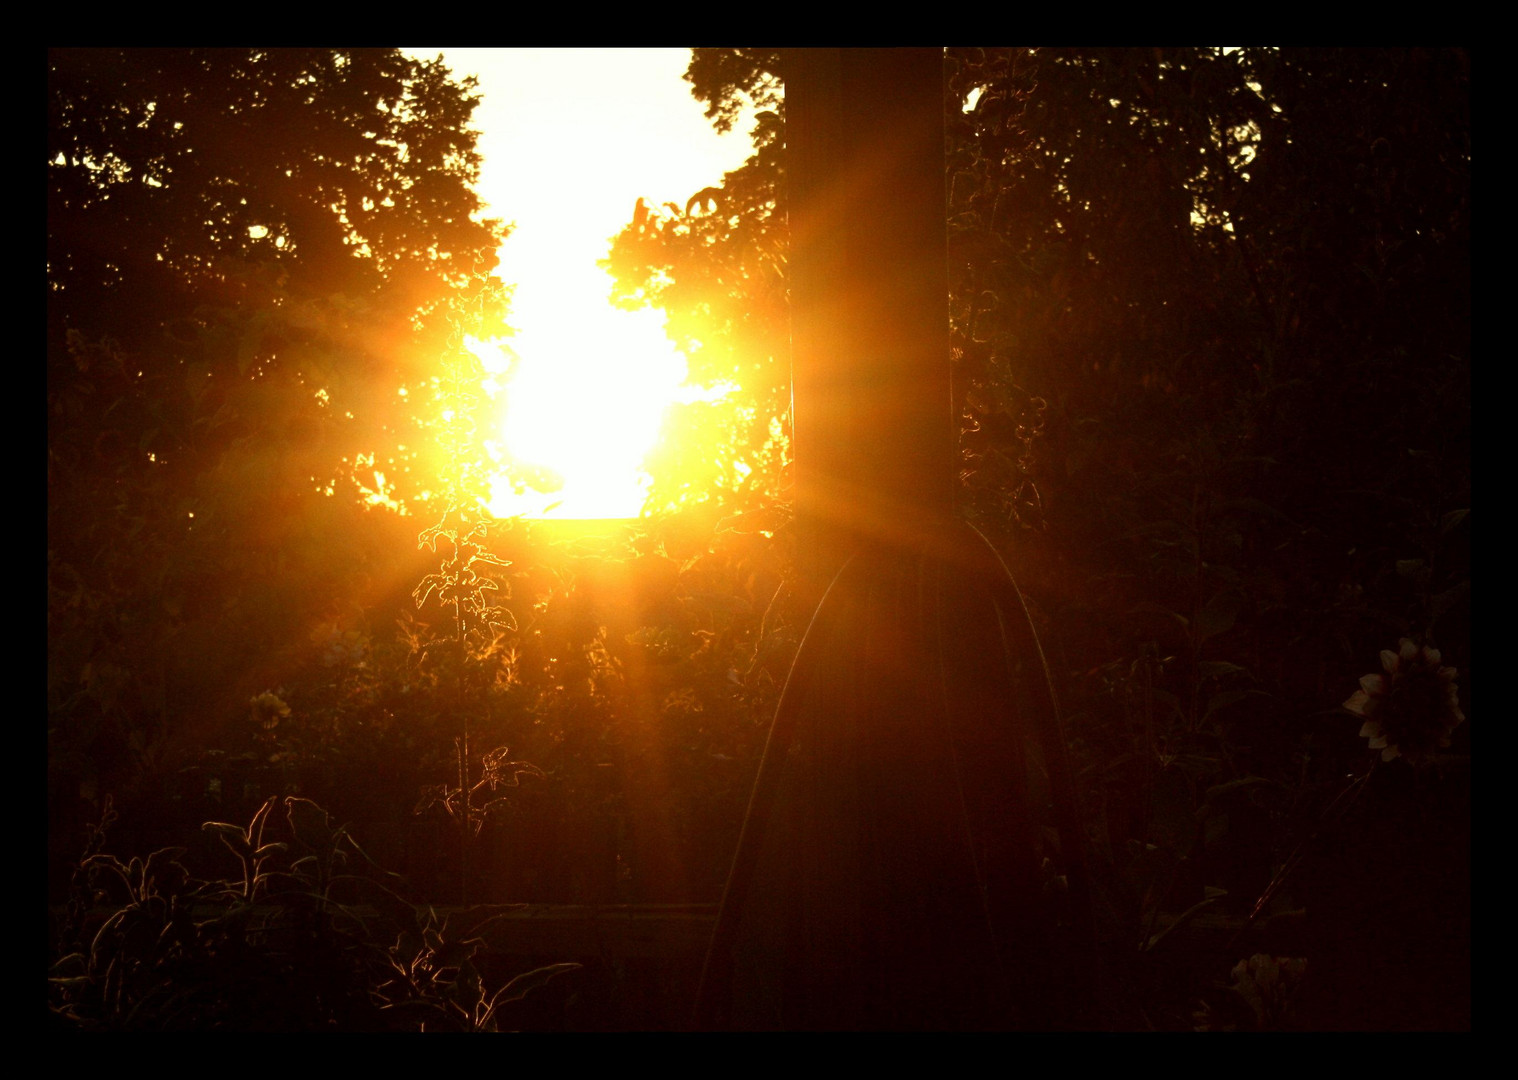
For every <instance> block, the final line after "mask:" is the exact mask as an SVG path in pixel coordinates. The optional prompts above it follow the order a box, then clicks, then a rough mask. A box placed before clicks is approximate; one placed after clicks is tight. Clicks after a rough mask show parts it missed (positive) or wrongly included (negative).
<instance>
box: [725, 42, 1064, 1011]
mask: <svg viewBox="0 0 1518 1080" xmlns="http://www.w3.org/2000/svg"><path fill="white" fill-rule="evenodd" d="M784 75H785V80H786V110H787V117H786V125H787V127H786V153H787V170H788V172H787V177H788V199H789V215H790V230H791V263H790V265H791V319H792V352H793V356H792V364H793V381H794V388H795V389H794V393H795V400H794V408H795V439H796V443H795V451H796V501H797V525H798V528H799V531H800V534H801V539H802V544H801V552H800V560H801V564H802V566H801V569H802V572H803V582H804V590H805V595H807V596H808V597H809V599H811V600H812V601H814V602H815V604H816V612H815V615H814V616H813V618H812V620H811V623H810V625H809V626H808V628H807V631H806V634H805V637H804V638H803V640H802V643H801V647H800V649H799V650H798V652H797V656H796V660H795V662H794V664H793V665H792V667H791V670H790V672H789V674H788V676H787V679H786V685H785V688H784V690H783V692H782V693H781V697H780V702H779V704H778V706H777V708H776V713H775V720H774V723H773V724H772V726H771V729H770V736H769V740H768V742H767V743H766V746H765V751H764V759H763V761H762V762H761V764H760V767H759V773H758V776H757V778H756V780H755V784H754V791H753V794H752V796H751V798H750V802H749V809H748V814H747V816H746V818H745V820H744V826H743V834H742V836H741V838H740V840H739V843H738V849H737V852H736V854H735V856H734V860H733V867H732V871H731V873H730V874H729V876H728V882H727V887H726V889H725V891H724V894H723V900H722V908H721V911H720V913H719V915H718V919H717V925H716V929H715V930H714V932H713V936H712V943H711V947H710V948H709V950H708V953H707V960H706V966H705V969H704V971H703V974H702V981H701V990H700V993H699V994H698V1000H697V1003H696V1012H695V1023H696V1025H697V1026H698V1027H703V1028H720V1029H749V1030H752V1029H760V1030H764V1029H770V1030H776V1029H779V1030H786V1029H819V1028H820V1029H839V1030H903V1029H919V1030H986V1029H1006V1028H1019V1027H1032V1028H1049V1027H1061V1026H1073V1025H1078V1024H1080V1023H1081V1022H1082V1021H1080V1020H1078V1019H1075V1018H1076V1017H1077V1016H1078V1014H1079V1013H1080V1012H1081V1009H1082V1001H1083V1000H1084V998H1085V997H1086V996H1087V995H1086V993H1085V983H1084V981H1083V980H1082V979H1080V978H1078V977H1077V978H1075V979H1069V980H1065V979H1062V978H1061V977H1060V976H1059V975H1058V971H1059V969H1060V968H1061V967H1065V968H1074V969H1076V970H1077V971H1079V970H1082V969H1085V968H1087V967H1089V965H1088V963H1087V960H1088V959H1089V949H1087V948H1086V947H1085V946H1084V945H1083V944H1081V941H1082V940H1085V939H1089V933H1087V930H1088V928H1089V918H1087V917H1086V915H1085V912H1086V910H1087V909H1086V907H1085V905H1084V903H1083V901H1082V899H1081V898H1083V897H1084V896H1085V890H1084V876H1083V874H1082V871H1081V864H1080V855H1079V851H1080V838H1079V823H1078V821H1077V820H1076V816H1075V813H1074V806H1075V800H1074V794H1073V785H1072V782H1071V778H1070V775H1069V770H1068V767H1067V763H1066V760H1065V750H1064V742H1063V738H1062V736H1061V734H1060V731H1059V718H1058V711H1057V709H1056V707H1055V704H1054V700H1053V696H1052V692H1051V689H1050V684H1049V681H1048V672H1047V668H1046V666H1045V664H1044V661H1043V656H1042V653H1041V651H1040V648H1039V645H1038V641H1037V638H1036V635H1035V634H1034V633H1033V628H1032V624H1031V622H1030V621H1029V619H1028V616H1027V612H1026V610H1025V608H1024V606H1023V601H1022V596H1021V594H1020V593H1019V592H1018V590H1017V586H1016V584H1015V583H1014V582H1013V581H1012V578H1011V575H1010V574H1009V573H1008V572H1007V569H1006V567H1005V565H1004V564H1003V563H1002V562H1001V560H1000V558H999V556H998V555H997V553H996V552H995V550H994V549H992V548H991V547H990V545H989V544H988V543H987V542H986V541H985V540H984V538H983V537H980V536H977V535H976V534H975V533H974V532H973V530H971V529H969V528H968V527H967V526H964V525H962V524H959V523H956V522H955V520H954V515H953V491H954V480H955V472H956V470H955V458H954V438H953V424H952V409H951V381H950V365H949V356H948V329H949V328H948V311H947V309H948V283H947V274H946V266H945V258H946V244H945V223H946V213H945V205H944V178H943V173H944V145H943V135H944V124H943V108H944V95H943V52H942V50H941V49H846V50H838V49H816V50H796V51H791V52H788V53H786V54H785V70H784ZM1040 759H1041V760H1042V762H1043V763H1044V764H1045V765H1046V767H1047V768H1046V773H1047V775H1046V776H1043V778H1042V779H1041V781H1040V782H1041V784H1045V786H1047V788H1048V789H1049V790H1050V792H1051V793H1052V799H1053V802H1054V811H1055V813H1054V819H1055V820H1054V828H1055V829H1057V832H1058V835H1059V838H1060V847H1061V852H1060V856H1061V858H1062V859H1064V860H1065V862H1066V864H1067V870H1068V875H1069V879H1070V886H1071V887H1070V893H1071V896H1072V897H1073V898H1076V901H1077V902H1076V903H1075V905H1074V906H1073V907H1071V908H1070V909H1069V911H1070V913H1071V914H1073V917H1065V916H1061V915H1059V914H1058V913H1056V912H1055V911H1054V910H1053V909H1052V908H1051V906H1050V904H1049V903H1048V902H1047V900H1046V898H1045V896H1044V890H1042V888H1041V881H1042V879H1041V877H1040V870H1039V867H1040V858H1041V850H1040V844H1041V834H1042V832H1043V828H1044V826H1043V824H1042V821H1041V819H1043V820H1047V819H1046V818H1044V815H1043V814H1042V808H1041V807H1040V808H1038V809H1035V798H1034V796H1033V795H1032V794H1031V789H1030V776H1032V775H1033V774H1035V773H1040V774H1042V773H1043V772H1044V766H1041V765H1039V764H1038V762H1039V760H1040ZM1061 919H1063V921H1064V922H1065V923H1066V924H1067V925H1068V926H1071V927H1073V928H1074V929H1075V931H1076V932H1075V934H1074V935H1071V934H1068V933H1067V934H1063V935H1061V934H1060V933H1058V932H1056V924H1057V923H1058V922H1059V921H1061ZM1078 939H1079V940H1078ZM1062 940H1063V941H1065V942H1069V943H1073V947H1067V945H1066V944H1061V941H1062Z"/></svg>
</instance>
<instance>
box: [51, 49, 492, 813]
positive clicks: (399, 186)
mask: <svg viewBox="0 0 1518 1080" xmlns="http://www.w3.org/2000/svg"><path fill="white" fill-rule="evenodd" d="M476 100H477V98H476V95H475V94H474V93H473V88H472V84H471V83H468V82H465V83H458V82H455V81H454V80H453V79H452V78H451V77H450V75H449V73H448V71H447V69H446V68H445V67H444V66H443V65H442V64H441V62H437V61H434V62H426V61H419V60H414V59H411V58H408V57H406V56H404V55H402V54H400V53H399V52H397V51H395V50H378V49H373V50H318V49H288V50H286V49H274V50H256V49H58V50H52V51H50V52H49V54H48V118H49V123H48V150H47V153H48V162H47V170H48V254H47V286H48V305H47V307H48V313H47V319H48V335H47V352H48V357H47V360H48V583H49V593H48V596H49V604H48V619H49V625H48V693H49V725H50V745H49V749H50V758H49V761H50V766H52V770H53V773H54V778H55V780H57V781H58V782H57V783H55V784H54V785H53V787H54V795H55V798H57V799H59V800H62V803H63V804H64V805H65V806H71V805H72V800H75V799H77V798H79V797H80V795H81V794H82V795H84V796H85V797H86V798H87V799H88V798H93V797H95V796H96V795H99V794H102V793H103V792H104V791H106V790H110V789H112V788H115V789H116V790H118V793H119V792H120V790H121V785H122V784H124V783H126V782H127V780H128V779H130V778H131V777H134V776H139V775H141V774H142V771H143V770H144V769H154V768H159V767H162V766H163V765H164V764H165V761H166V760H167V759H168V758H172V757H173V756H174V755H175V753H179V752H192V751H193V750H194V749H195V748H196V746H197V743H198V742H203V741H204V737H205V735H206V732H207V731H208V730H211V729H213V728H214V727H215V726H217V725H219V724H221V723H223V722H225V721H226V719H227V718H229V717H233V718H235V717H239V716H245V715H246V711H247V700H248V697H249V695H250V693H257V692H260V691H262V690H265V689H270V688H272V687H273V686H274V685H275V680H274V678H273V674H272V672H273V670H274V669H273V667H271V665H272V664H273V663H274V658H276V657H278V656H281V655H289V654H292V653H294V652H298V651H299V650H301V649H306V650H309V649H310V648H311V644H310V642H309V640H308V635H309V632H310V630H311V628H312V626H313V625H314V624H316V623H317V622H318V621H320V620H321V619H323V618H326V619H329V620H330V619H331V618H333V617H335V615H336V613H338V612H340V611H344V610H347V607H346V605H351V603H352V602H353V598H355V597H366V594H367V598H368V599H371V600H373V599H379V598H382V597H384V596H386V595H388V593H390V592H392V591H397V592H401V593H402V594H404V591H405V590H408V589H409V587H410V585H411V584H412V583H413V581H411V580H406V577H407V576H409V572H410V569H411V568H409V567H408V568H406V569H404V570H403V569H400V568H398V566H397V563H396V553H398V552H405V551H406V550H408V549H409V548H410V547H412V546H413V545H412V544H408V543H407V538H406V534H407V533H410V534H411V536H412V537H414V534H415V527H414V526H412V525H409V524H406V525H402V526H401V527H400V528H399V530H397V529H395V528H394V527H393V526H392V524H391V523H387V522H381V521H379V520H378V518H377V517H376V515H373V514H370V515H365V514H364V511H363V509H362V508H361V507H360V504H359V498H358V497H359V495H360V494H361V492H360V491H359V490H358V489H356V488H355V487H354V486H353V483H354V481H355V480H358V481H360V482H362V483H364V484H365V485H366V486H367V487H368V488H370V489H376V490H377V489H381V488H383V491H380V492H379V493H378V494H377V495H376V497H375V498H376V500H378V498H379V495H380V494H382V495H384V496H385V497H387V498H389V499H391V500H392V505H394V504H396V500H399V499H403V498H406V497H415V496H416V495H417V494H418V493H419V490H420V489H421V488H422V487H423V486H424V485H425V479H424V478H423V477H422V475H421V472H422V470H421V469H417V470H416V471H415V472H414V473H413V472H412V471H411V468H410V466H411V464H412V463H413V462H414V461H415V460H416V457H415V455H416V452H417V450H418V449H419V448H420V447H421V446H422V445H423V444H424V440H425V431H424V429H423V428H422V427H421V426H419V425H420V424H421V423H422V422H423V419H424V417H423V416H422V415H421V413H420V410H419V409H418V408H416V406H417V404H418V403H419V399H423V398H429V399H430V394H428V393H427V392H426V391H427V388H428V385H429V384H428V381H427V380H429V379H430V378H431V377H432V376H433V375H434V374H435V373H436V371H437V369H438V365H439V363H440V361H441V360H442V358H443V357H444V355H445V354H446V350H448V349H454V350H457V349H459V348H460V347H461V346H460V340H459V338H460V334H461V333H462V332H465V331H468V332H472V333H476V334H481V335H488V334H489V333H491V332H492V331H495V330H498V329H500V328H501V327H502V325H503V323H502V319H503V316H504V311H505V305H504V291H503V290H502V289H501V288H500V285H499V282H496V281H494V280H492V279H491V278H490V276H489V275H490V272H491V270H492V269H493V267H494V265H495V260H496V255H495V249H496V246H497V245H498V243H499V242H500V240H501V238H502V235H503V230H502V228H501V227H500V225H499V224H498V223H496V222H490V221H479V220H476V219H477V217H478V212H479V209H480V203H479V200H478V198H477V197H476V195H475V193H474V191H473V189H472V185H473V183H474V181H475V179H476V176H477V172H478V165H479V159H478V155H477V154H476V153H475V149H474V144H475V132H474V131H473V129H472V128H471V127H470V126H469V123H470V115H471V112H472V110H473V107H474V104H475V102H476ZM408 387H409V388H410V392H409V393H408V392H407V389H406V388H408ZM376 471H379V472H383V473H385V474H386V477H387V482H386V483H385V484H383V485H382V484H381V483H380V482H379V480H378V478H377V477H376V476H375V475H374V474H375V472H376ZM265 681H267V685H259V684H260V683H264V682H265ZM60 835H61V836H62V837H63V841H62V842H64V843H68V842H70V837H69V832H68V830H67V829H63V830H60Z"/></svg>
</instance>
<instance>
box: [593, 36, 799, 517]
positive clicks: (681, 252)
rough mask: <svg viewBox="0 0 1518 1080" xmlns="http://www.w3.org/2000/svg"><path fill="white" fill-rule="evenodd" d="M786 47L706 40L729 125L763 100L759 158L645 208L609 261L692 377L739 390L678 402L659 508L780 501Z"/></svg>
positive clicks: (712, 105) (714, 93)
mask: <svg viewBox="0 0 1518 1080" xmlns="http://www.w3.org/2000/svg"><path fill="white" fill-rule="evenodd" d="M777 56H778V54H777V53H776V52H775V51H774V50H743V49H734V50H721V49H697V50H695V51H694V53H693V58H692V62H691V68H690V70H689V71H688V72H687V73H686V79H687V80H689V81H691V82H692V83H693V86H694V89H693V92H694V93H695V94H696V96H697V97H701V98H703V99H704V100H706V101H707V102H708V109H707V115H708V116H709V117H712V118H713V122H714V125H715V126H716V127H717V129H718V130H719V131H725V130H727V129H728V128H729V127H730V126H731V124H732V123H733V121H734V119H735V118H736V116H737V114H738V112H739V109H740V108H741V105H740V102H742V101H743V100H748V101H751V102H752V103H753V104H754V105H755V106H757V107H758V108H759V112H758V114H757V117H756V120H755V125H754V129H753V132H752V138H753V142H754V154H753V156H751V157H750V158H749V159H748V161H747V163H745V164H744V165H743V166H742V167H741V168H739V169H736V170H734V171H732V172H730V173H728V174H727V176H726V177H725V178H724V180H723V182H722V184H720V185H719V186H717V187H712V188H707V189H705V190H703V191H700V192H697V193H695V194H694V195H692V196H691V198H690V199H688V200H687V201H686V203H685V205H684V206H683V207H682V206H680V205H678V204H676V203H666V204H665V205H663V206H662V207H649V206H646V205H645V204H644V203H643V202H642V201H641V200H640V201H639V203H638V206H637V208H636V210H635V213H634V216H633V219H632V221H631V222H630V223H629V224H628V225H627V227H626V228H624V229H623V230H622V232H621V233H620V234H619V235H618V236H617V237H616V239H615V240H614V242H613V245H612V249H611V253H610V256H609V258H608V259H607V260H606V261H605V263H604V264H603V265H604V266H605V267H606V268H607V270H608V271H609V272H610V273H611V274H612V276H613V279H614V282H615V284H614V286H613V291H612V298H613V300H614V302H616V303H618V304H620V305H622V306H625V307H632V308H636V307H641V306H653V307H658V308H662V309H663V310H664V311H665V313H666V314H667V315H668V317H669V322H668V333H669V335H670V337H671V339H672V340H673V341H674V342H675V344H676V345H677V346H679V347H680V348H681V349H682V350H683V351H684V352H685V354H686V355H687V356H688V357H689V358H690V378H691V381H693V382H696V383H700V384H704V385H709V386H711V385H728V386H735V387H738V388H740V389H739V391H738V392H737V393H735V394H733V395H731V396H729V397H728V398H726V399H724V400H721V401H717V402H705V401H702V402H695V403H692V404H688V405H683V406H677V407H675V408H673V409H672V410H671V411H670V419H669V421H668V422H667V426H666V430H665V431H664V433H663V435H662V436H661V439H660V443H659V445H658V447H657V448H656V450H655V452H654V455H653V457H652V458H651V460H650V462H649V467H650V472H651V473H652V475H653V476H654V490H653V495H652V498H653V500H654V505H655V506H658V507H660V508H661V509H670V508H674V507H676V506H679V505H682V504H691V503H699V502H701V501H704V500H706V499H708V498H715V499H716V500H717V501H719V502H721V503H723V504H724V505H729V506H730V508H734V509H749V508H753V507H754V506H756V505H758V504H759V503H761V502H762V501H764V499H766V498H768V499H773V498H774V497H775V496H776V495H777V493H778V491H779V487H780V484H781V473H782V470H783V467H784V463H785V460H786V454H787V452H788V446H789V419H788V413H789V407H790V404H789V403H790V352H789V333H788V328H789V322H788V318H789V316H788V308H787V297H786V285H785V282H786V231H785V196H784V187H783V178H784V173H783V169H782V160H783V158H782V154H783V148H784V144H783V138H782V135H783V131H784V117H783V101H782V100H781V94H780V88H779V82H778V79H777V78H776V74H775V72H776V68H777V62H776V57H777Z"/></svg>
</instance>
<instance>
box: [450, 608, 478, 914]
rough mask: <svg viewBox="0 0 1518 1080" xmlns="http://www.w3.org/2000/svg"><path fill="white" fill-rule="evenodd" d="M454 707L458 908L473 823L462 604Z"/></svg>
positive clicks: (456, 630) (464, 893)
mask: <svg viewBox="0 0 1518 1080" xmlns="http://www.w3.org/2000/svg"><path fill="white" fill-rule="evenodd" d="M453 649H454V665H453V703H454V708H456V709H458V712H459V728H460V733H459V740H458V752H459V793H460V797H461V798H462V799H463V802H464V807H463V812H462V813H461V814H460V815H459V905H460V906H461V907H467V906H468V905H469V843H470V840H471V839H472V837H471V835H470V824H471V821H470V819H471V818H472V817H473V816H474V810H473V807H472V806H471V805H470V791H469V708H468V705H467V703H466V702H465V701H464V616H463V612H462V611H461V610H460V608H459V601H458V600H455V601H454V602H453Z"/></svg>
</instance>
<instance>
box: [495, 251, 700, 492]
mask: <svg viewBox="0 0 1518 1080" xmlns="http://www.w3.org/2000/svg"><path fill="white" fill-rule="evenodd" d="M592 272H593V273H594V274H595V275H596V276H597V277H598V278H600V282H601V287H600V288H594V287H588V285H587V283H585V282H575V283H574V284H573V285H570V284H569V283H567V282H561V285H562V286H563V287H562V288H558V289H534V288H531V287H523V286H519V287H518V290H517V292H516V294H515V296H514V298H513V311H514V320H513V321H515V322H516V323H517V325H518V326H519V327H520V329H519V330H518V331H517V333H516V334H515V335H514V336H513V337H512V338H511V339H510V340H509V341H495V342H485V341H480V340H479V339H476V338H470V339H468V341H467V344H468V346H469V348H470V351H472V352H473V353H474V354H475V355H476V356H478V357H479V358H480V361H481V363H482V364H483V366H484V367H485V369H486V372H487V373H488V375H489V378H487V380H486V384H485V390H486V391H487V393H491V394H492V396H493V398H494V400H495V401H496V402H497V405H498V412H497V420H496V429H495V431H494V432H492V433H491V438H490V441H491V443H492V444H493V446H494V448H495V449H496V450H497V452H498V453H499V454H500V456H501V457H502V458H503V459H504V460H509V461H511V462H514V463H516V464H518V465H520V466H526V467H528V468H531V469H533V470H535V471H537V472H538V473H539V474H543V473H546V474H549V475H551V476H552V477H554V478H555V479H556V480H557V482H558V483H559V485H560V486H559V487H558V488H557V489H556V490H553V491H545V492H538V491H531V490H529V491H527V492H523V493H517V492H514V491H513V490H512V487H511V484H510V482H509V480H508V479H507V478H506V476H505V474H504V471H503V473H502V475H501V476H500V477H498V478H497V479H496V481H494V482H493V483H492V485H491V493H490V498H489V503H488V507H489V510H490V512H491V513H492V514H494V515H495V516H497V517H503V518H504V517H515V516H521V517H527V518H553V519H574V520H579V519H587V518H633V517H637V516H638V515H639V513H640V512H641V510H642V508H643V502H644V500H645V498H646V497H647V493H648V486H649V483H650V480H649V476H648V474H647V473H646V472H645V471H644V468H643V461H644V457H645V455H647V453H648V451H649V450H650V449H652V447H653V446H654V443H655V440H656V439H657V438H658V435H659V428H660V425H661V424H662V423H663V420H664V416H665V413H666V411H667V410H668V409H669V407H670V406H671V405H672V404H674V403H675V402H678V401H682V400H683V401H689V400H693V399H695V398H707V399H710V398H711V397H712V396H713V392H710V391H703V390H701V389H700V388H695V387H688V386H686V385H685V380H686V362H685V357H684V356H683V355H681V353H679V352H678V351H677V350H676V349H675V348H674V346H673V345H672V344H671V342H670V340H669V338H668V337H666V336H665V334H664V316H663V314H662V313H661V312H658V311H653V310H648V309H645V310H641V311H623V310H619V309H616V308H613V307H611V305H610V304H609V303H607V302H606V301H605V300H604V299H601V298H603V297H605V296H606V294H607V285H608V283H609V279H607V278H606V277H605V275H604V273H603V272H601V271H599V270H593V271H592Z"/></svg>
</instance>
